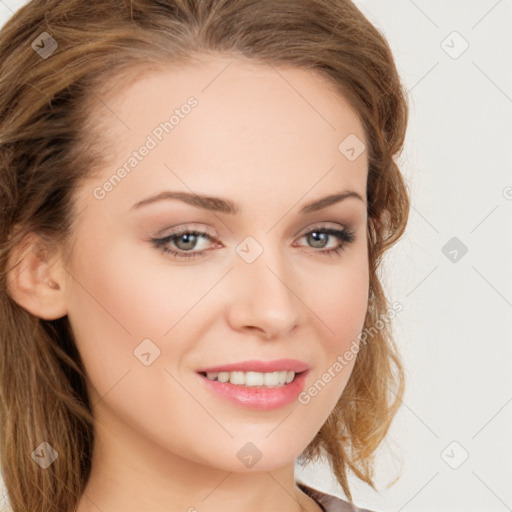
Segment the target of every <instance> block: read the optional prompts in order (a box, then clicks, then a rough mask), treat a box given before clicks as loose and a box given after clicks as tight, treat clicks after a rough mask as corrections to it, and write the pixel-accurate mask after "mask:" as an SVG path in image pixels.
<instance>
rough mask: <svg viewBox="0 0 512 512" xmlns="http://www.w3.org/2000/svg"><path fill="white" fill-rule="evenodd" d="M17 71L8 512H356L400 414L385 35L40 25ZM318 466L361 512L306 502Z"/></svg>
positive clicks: (219, 22) (394, 78) (6, 194)
mask: <svg viewBox="0 0 512 512" xmlns="http://www.w3.org/2000/svg"><path fill="white" fill-rule="evenodd" d="M0 52H1V57H2V58H1V59H0V62H1V64H0V66H1V76H2V80H1V82H0V98H1V100H0V119H1V130H0V133H1V140H0V143H1V146H0V148H1V149H0V150H1V159H0V161H1V168H0V193H1V198H0V201H1V204H2V209H1V210H0V211H1V215H2V217H1V237H2V238H1V259H0V262H1V279H2V290H3V291H2V295H1V304H2V310H1V317H0V322H1V323H2V326H3V328H2V331H1V336H2V339H1V350H2V352H1V357H0V361H1V362H0V365H1V366H0V379H1V380H0V390H1V400H0V404H1V409H0V411H1V429H0V443H1V464H2V472H3V479H4V482H5V486H6V489H7V491H8V496H9V500H10V503H11V506H12V509H13V510H14V511H15V512H21V511H31V512H32V511H34V510H40V511H44V510H52V511H53V510H63V511H64V510H65V511H69V512H71V511H77V512H90V511H97V510H101V511H103V512H117V511H121V510H122V511H123V512H131V511H142V510H151V511H153V512H160V511H163V510H166V511H167V510H188V511H195V510H198V511H216V510H224V511H229V510H234V509H235V508H236V509H237V510H240V508H242V509H243V510H246V511H253V510H258V511H262V510H263V511H269V512H270V511H276V510H283V511H290V512H295V511H299V510H307V511H308V512H309V511H320V510H324V511H329V512H333V511H340V510H362V509H358V508H357V507H356V506H355V504H353V503H352V496H351V493H350V490H349V486H348V480H347V471H352V472H353V473H354V474H355V475H356V476H357V477H358V478H360V479H361V480H363V481H364V482H366V483H368V484H369V485H371V486H372V487H373V486H374V482H373V471H372V464H373V459H372V456H373V454H374V452H375V450H376V448H377V447H378V446H379V444H380V442H381V441H382V440H383V438H384V437H385V435H386V432H387V431H388V429H389V426H390V424H391V421H392V419H393V416H394V414H395V413H396V410H397V408H398V406H399V403H400V397H401V396H402V394H403V390H404V376H403V370H402V366H401V363H400V358H399V355H398V353H397V351H396V347H395V345H394V341H393V339H392V336H391V330H390V320H391V318H392V317H393V316H394V314H395V313H396V311H397V310H399V309H398V308H399V307H400V305H399V304H398V305H397V304H393V305H390V304H388V302H387V300H386V297H385V294H384V291H383V289H382V287H381V284H380V282H379V278H378V275H377V269H378V266H379V263H380V261H381V257H382V255H383V254H384V252H385V251H386V250H387V249H388V248H389V247H390V246H391V245H393V244H394V243H395V242H396V240H397V239H398V238H399V237H400V236H401V235H402V233H403V231H404V229H405V225H406V222H407V215H408V209H409V200H408V193H407V190H406V186H405V184H404V181H403V178H402V177H401V174H400V172H399V169H398V167H397V165H396V163H395V161H394V156H395V155H396V154H397V153H398V152H399V151H400V150H401V148H402V145H403V140H404V135H405V129H406V124H407V105H406V100H405V93H404V90H403V88H402V85H401V82H400V79H399V77H398V74H397V71H396V68H395V64H394V61H393V57H392V55H391V52H390V49H389V46H388V44H387V43H386V41H385V40H384V38H383V37H382V35H381V34H380V33H379V31H378V30H376V29H375V28H374V27H373V26H372V25H371V24H370V23H369V22H368V21H367V20H366V18H365V17H364V16H363V15H362V13H361V12H360V11H359V10H358V9H357V8H356V7H355V6H354V5H353V4H352V3H351V2H349V1H340V0H307V1H300V2H297V1H295V0H293V1H292V0H279V1H276V0H272V1H258V2H253V1H250V0H230V1H227V0H201V1H198V0H164V1H159V2H155V1H150V0H139V1H132V2H111V1H107V0H98V1H96V2H79V1H73V0H58V1H57V0H55V1H42V0H34V1H31V2H30V3H28V4H27V5H26V6H25V7H23V8H22V9H20V10H19V11H18V12H17V13H16V14H15V15H14V16H13V17H12V18H11V19H10V20H9V21H8V22H7V24H6V25H5V26H4V27H3V28H2V30H1V31H0ZM389 390H391V391H393V393H389ZM320 456H325V457H326V459H327V460H328V462H329V464H330V466H331V467H332V470H333V472H334V474H335V476H336V478H337V480H338V482H339V483H340V485H341V487H342V488H343V490H344V492H345V494H346V495H347V498H348V501H347V500H342V499H340V498H337V497H335V496H331V495H328V494H326V493H323V492H320V491H319V490H317V489H314V488H312V487H310V486H308V485H306V484H305V483H303V482H299V481H296V480H295V477H294V463H295V462H296V461H297V462H299V463H302V464H305V463H307V462H308V461H313V460H316V459H317V458H318V457H320Z"/></svg>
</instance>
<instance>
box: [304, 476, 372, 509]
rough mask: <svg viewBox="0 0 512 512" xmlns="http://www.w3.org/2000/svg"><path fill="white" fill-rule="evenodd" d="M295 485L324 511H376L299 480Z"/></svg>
mask: <svg viewBox="0 0 512 512" xmlns="http://www.w3.org/2000/svg"><path fill="white" fill-rule="evenodd" d="M297 486H298V487H299V488H300V489H301V490H302V491H303V492H304V493H306V494H307V495H308V496H309V497H310V498H312V499H314V500H315V501H316V502H317V503H318V504H319V505H320V507H322V509H323V510H324V511H325V512H377V511H374V510H369V509H367V508H359V507H356V505H354V504H353V503H351V502H349V501H345V500H342V499H341V498H338V497H337V496H333V495H332V494H327V493H325V492H322V491H319V490H318V489H314V488H313V487H310V486H309V485H306V484H304V483H302V482H299V481H297Z"/></svg>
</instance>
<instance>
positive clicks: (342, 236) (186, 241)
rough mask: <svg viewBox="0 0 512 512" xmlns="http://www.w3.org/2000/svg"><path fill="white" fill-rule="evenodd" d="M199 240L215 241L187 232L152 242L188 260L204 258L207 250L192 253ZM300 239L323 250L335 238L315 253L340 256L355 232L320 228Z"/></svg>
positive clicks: (177, 256) (191, 231) (171, 253)
mask: <svg viewBox="0 0 512 512" xmlns="http://www.w3.org/2000/svg"><path fill="white" fill-rule="evenodd" d="M199 238H204V239H206V240H207V241H210V242H211V241H213V240H214V239H213V237H212V236H211V235H209V234H208V233H205V232H203V231H195V230H185V231H180V232H178V233H171V234H170V235H167V236H166V237H164V238H153V239H151V242H152V243H153V245H154V246H155V247H156V248H158V249H160V250H162V251H163V252H164V253H167V254H170V255H171V256H173V257H174V258H176V259H186V258H195V257H200V256H204V254H205V253H206V252H207V250H205V249H203V250H200V251H194V252H191V250H192V249H194V248H195V246H196V244H197V241H198V239H199ZM300 238H307V239H308V241H309V242H310V243H313V244H315V245H313V248H316V249H323V248H324V247H325V246H327V245H328V243H327V242H328V240H329V238H335V239H337V240H338V242H339V243H338V245H336V246H335V247H332V248H330V249H327V250H318V251H313V252H316V253H319V254H321V255H333V254H334V253H335V254H338V255H339V254H340V252H341V250H342V249H344V248H345V246H346V245H347V244H350V243H352V242H353V241H354V239H355V236H354V232H353V231H351V230H349V229H348V228H346V227H345V228H343V229H334V228H331V227H318V228H315V229H312V230H310V231H308V232H307V233H304V235H302V236H301V237H300ZM169 244H173V245H174V247H176V248H177V249H178V250H175V249H172V248H171V247H169Z"/></svg>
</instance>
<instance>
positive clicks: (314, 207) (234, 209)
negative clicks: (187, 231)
mask: <svg viewBox="0 0 512 512" xmlns="http://www.w3.org/2000/svg"><path fill="white" fill-rule="evenodd" d="M350 197H353V198H356V199H359V200H360V201H362V202H363V203H364V199H363V198H362V197H361V195H360V194H358V193H357V192H355V191H353V190H345V191H343V192H341V193H339V194H332V195H330V196H326V197H322V198H321V199H316V200H314V201H312V202H310V203H307V204H306V205H304V206H303V207H302V208H301V209H300V210H299V213H300V214H301V215H306V214H308V213H312V212H316V211H318V210H322V209H323V208H327V207H328V206H330V205H332V204H335V203H339V202H340V201H343V200H345V199H348V198H350ZM164 199H176V200H178V201H183V202H184V203H188V204H190V205H192V206H196V207H198V208H202V209H204V210H209V211H213V212H220V213H226V214H229V215H235V214H238V213H239V212H240V206H239V205H237V204H235V203H234V202H233V201H231V200H229V199H224V198H221V197H212V196H206V195H200V194H193V193H189V192H178V191H171V190H165V191H163V192H160V193H159V194H156V195H154V196H151V197H148V198H146V199H143V200H142V201H139V202H137V203H135V204H134V205H133V206H132V207H131V208H130V209H131V210H133V209H136V208H140V207H141V206H144V205H147V204H150V203H154V202H156V201H161V200H164Z"/></svg>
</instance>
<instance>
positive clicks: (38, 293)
mask: <svg viewBox="0 0 512 512" xmlns="http://www.w3.org/2000/svg"><path fill="white" fill-rule="evenodd" d="M20 253H21V254H20ZM9 263H10V266H9V268H10V270H9V271H8V274H7V292H8V294H9V295H10V297H11V298H12V299H13V300H14V301H15V302H16V303H17V304H18V305H20V306H21V307H22V308H23V309H25V310H27V311H28V312H29V313H31V314H32V315H34V316H37V317H39V318H43V319H45V320H55V319H57V318H61V317H63V316H65V315H66V314H67V307H66V302H65V295H64V286H63V285H64V279H63V274H62V273H61V272H59V268H58V263H57V264H56V263H55V262H54V263H52V264H51V263H50V260H49V258H48V248H47V246H46V245H45V243H44V241H42V240H41V239H39V238H38V239H37V240H36V241H35V242H33V243H32V244H31V245H29V246H28V247H27V246H26V245H25V246H24V249H23V252H22V251H21V249H19V250H18V251H13V254H12V255H11V259H10V262H9Z"/></svg>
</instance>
